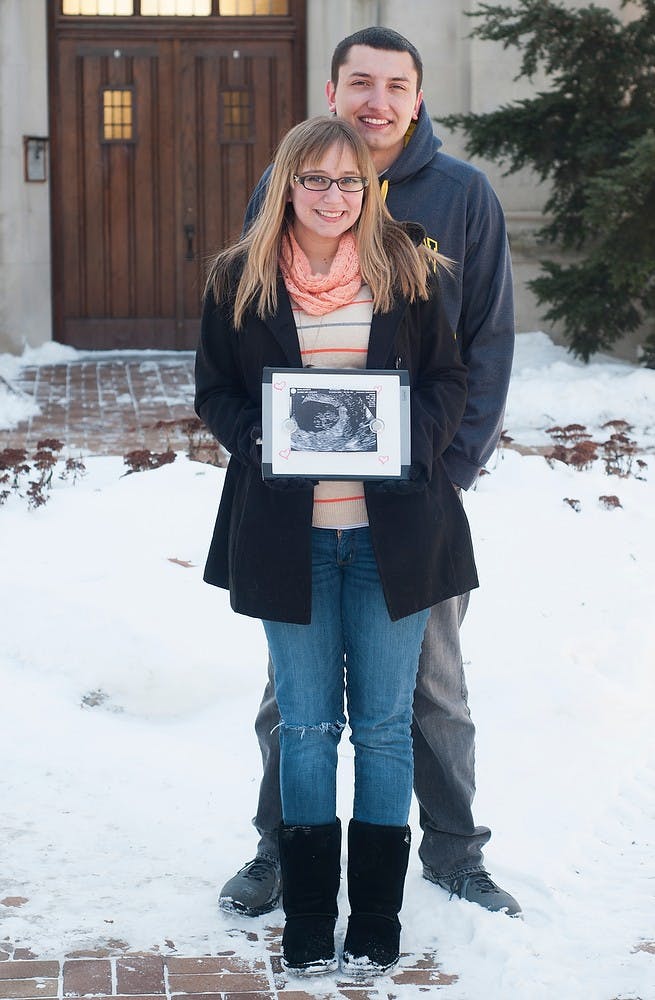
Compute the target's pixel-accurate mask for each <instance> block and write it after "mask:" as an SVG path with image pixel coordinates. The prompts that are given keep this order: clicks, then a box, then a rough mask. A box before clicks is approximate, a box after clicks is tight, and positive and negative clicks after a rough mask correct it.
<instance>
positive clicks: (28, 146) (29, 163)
mask: <svg viewBox="0 0 655 1000" xmlns="http://www.w3.org/2000/svg"><path fill="white" fill-rule="evenodd" d="M23 162H24V176H25V180H26V181H28V182H30V183H32V182H36V183H39V182H43V181H45V180H47V177H48V138H47V136H39V135H24V136H23Z"/></svg>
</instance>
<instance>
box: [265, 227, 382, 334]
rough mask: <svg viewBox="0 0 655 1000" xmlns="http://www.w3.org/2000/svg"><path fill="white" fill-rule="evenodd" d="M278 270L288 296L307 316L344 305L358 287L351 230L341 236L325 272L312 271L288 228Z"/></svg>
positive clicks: (357, 259)
mask: <svg viewBox="0 0 655 1000" xmlns="http://www.w3.org/2000/svg"><path fill="white" fill-rule="evenodd" d="M280 271H281V272H282V277H283V278H284V284H285V285H286V287H287V291H288V293H289V295H291V296H292V298H294V299H295V300H296V302H297V303H298V305H299V306H300V308H301V309H303V310H304V312H306V313H309V315H310V316H324V315H325V314H326V313H329V312H332V311H333V310H334V309H339V308H340V307H341V306H345V305H348V303H349V302H352V300H353V299H354V298H355V296H356V295H357V292H358V291H359V289H360V288H361V287H362V274H361V271H360V269H359V255H358V253H357V243H356V241H355V237H354V236H353V234H352V233H351V232H347V233H344V234H343V236H342V237H341V239H340V241H339V247H338V249H337V252H336V254H335V256H334V260H333V261H332V264H331V265H330V272H329V274H312V271H311V268H310V266H309V261H308V260H307V256H306V254H305V252H304V251H303V250H301V248H300V246H299V244H298V241H297V240H296V238H295V236H294V235H293V232H292V231H291V230H289V232H288V234H287V237H286V239H283V241H282V252H281V254H280Z"/></svg>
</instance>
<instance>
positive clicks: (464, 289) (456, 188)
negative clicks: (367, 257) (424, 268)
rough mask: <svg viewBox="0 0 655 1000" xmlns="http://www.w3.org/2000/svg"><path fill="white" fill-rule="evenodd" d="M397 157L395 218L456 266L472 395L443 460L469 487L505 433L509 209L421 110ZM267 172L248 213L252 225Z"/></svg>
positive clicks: (453, 306) (447, 296)
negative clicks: (451, 151) (446, 148)
mask: <svg viewBox="0 0 655 1000" xmlns="http://www.w3.org/2000/svg"><path fill="white" fill-rule="evenodd" d="M410 131H411V134H410V137H409V139H408V141H407V143H406V145H405V148H404V149H403V151H402V153H401V154H400V156H399V157H398V159H397V160H396V161H395V162H394V163H393V164H392V165H391V166H390V167H389V168H388V169H387V170H386V171H385V172H384V174H382V175H381V177H380V180H381V181H383V180H387V181H388V182H389V186H388V190H387V195H386V202H387V207H388V208H389V211H390V212H391V214H392V215H393V217H394V218H396V219H399V220H401V221H410V222H418V223H420V225H421V226H423V228H424V229H425V231H426V233H427V238H428V241H429V243H430V245H432V246H435V245H436V248H437V249H438V250H439V251H440V252H441V253H443V254H445V256H446V257H449V258H450V259H451V260H452V261H453V262H454V271H453V274H452V275H451V274H447V273H446V272H445V271H444V270H443V269H442V270H441V275H440V281H441V290H442V294H443V298H444V305H445V308H446V313H447V315H448V318H449V319H450V322H451V325H452V327H453V329H454V330H455V331H456V333H457V341H458V344H459V348H460V353H461V356H462V360H463V361H464V363H465V364H466V366H467V369H468V382H467V384H468V397H467V403H466V410H465V412H464V416H463V418H462V422H461V424H460V427H459V430H458V431H457V434H456V435H455V438H454V440H453V442H452V443H451V445H450V446H449V448H448V449H447V451H446V452H445V453H444V455H443V460H444V462H445V465H446V469H447V471H448V474H449V476H450V478H451V480H452V482H453V483H455V484H456V485H458V486H461V487H463V488H464V489H468V488H469V487H470V486H471V485H472V484H473V483H474V482H475V480H476V479H477V477H478V474H479V472H480V469H481V468H482V466H483V465H484V464H485V463H486V462H487V461H488V459H489V458H490V457H491V455H492V454H493V451H494V448H495V447H496V445H497V443H498V438H499V436H500V433H501V431H502V426H503V415H504V411H505V400H506V398H507V389H508V385H509V376H510V371H511V367H512V354H513V349H514V301H513V290H512V268H511V261H510V255H509V246H508V243H507V232H506V229H505V220H504V217H503V211H502V208H501V207H500V203H499V201H498V198H497V197H496V195H495V193H494V191H493V189H492V187H491V185H490V183H489V181H488V180H487V178H486V177H485V175H484V174H483V173H482V171H481V170H478V169H477V168H476V167H474V166H472V165H471V164H469V163H465V162H464V161H463V160H458V159H455V157H452V156H448V155H447V154H446V153H442V152H441V151H440V147H441V140H440V139H437V137H436V136H435V135H434V133H433V131H432V123H431V121H430V117H429V115H428V113H427V111H426V108H425V104H422V105H421V109H420V112H419V117H418V121H417V122H416V123H415V124H414V123H413V130H410ZM268 173H269V171H268V170H267V171H266V173H265V174H264V175H263V177H262V178H261V180H260V181H259V183H258V185H257V187H256V188H255V191H254V192H253V195H252V197H251V199H250V202H249V204H248V208H247V210H246V221H245V225H246V227H247V225H248V223H249V222H250V221H251V220H252V218H253V217H254V215H255V214H256V212H257V209H258V207H259V205H260V204H261V200H262V198H263V195H264V192H265V189H266V184H267V181H268Z"/></svg>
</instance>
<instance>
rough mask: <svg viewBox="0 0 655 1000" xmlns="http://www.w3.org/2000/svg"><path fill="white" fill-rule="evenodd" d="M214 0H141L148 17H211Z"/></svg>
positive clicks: (144, 13)
mask: <svg viewBox="0 0 655 1000" xmlns="http://www.w3.org/2000/svg"><path fill="white" fill-rule="evenodd" d="M211 12H212V0H141V13H142V14H143V15H145V16H146V17H209V15H210V14H211Z"/></svg>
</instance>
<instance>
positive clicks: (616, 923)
mask: <svg viewBox="0 0 655 1000" xmlns="http://www.w3.org/2000/svg"><path fill="white" fill-rule="evenodd" d="M40 357H41V358H43V357H44V355H40ZM25 360H27V359H22V363H25ZM29 360H30V363H34V362H35V361H36V362H37V363H38V361H39V352H32V355H31V357H30V359H29ZM3 361H4V368H3V364H2V362H3ZM15 363H16V362H15V361H13V360H10V359H7V358H6V357H5V358H4V359H2V358H0V372H3V371H4V372H5V373H7V377H9V376H10V375H11V371H10V370H9V369H10V368H11V365H12V364H15ZM8 397H9V394H8V393H6V392H5V393H3V390H2V385H1V383H0V427H2V426H10V425H11V424H12V423H14V422H15V418H14V411H13V410H12V409H11V407H12V405H13V404H12V403H11V402H8V401H7V400H8ZM3 400H4V402H3ZM617 419H625V420H627V421H629V422H630V424H632V425H633V429H632V430H631V431H630V432H629V435H630V437H631V438H632V439H634V440H635V441H636V442H637V444H638V447H639V455H638V456H637V457H639V458H640V459H641V461H642V462H645V463H647V465H646V467H644V466H641V467H639V466H637V465H636V464H635V465H633V472H637V473H638V476H639V478H637V476H635V475H634V474H631V475H630V476H628V477H626V478H622V477H618V476H612V475H608V474H607V473H606V471H605V466H604V464H603V462H602V461H601V460H600V459H599V460H597V461H596V462H595V463H594V464H593V466H592V467H591V468H590V469H588V470H586V471H576V470H575V469H574V468H572V467H570V466H567V465H565V464H563V463H553V464H549V463H548V462H547V461H546V460H545V459H544V458H543V457H542V456H540V455H529V456H526V455H521V454H519V453H518V452H516V451H514V450H509V449H507V448H504V449H502V450H501V451H499V452H498V453H497V454H496V455H495V456H494V458H493V459H492V461H491V462H490V463H489V472H490V474H489V475H485V476H483V477H481V478H480V480H479V483H478V485H477V488H476V489H475V490H473V491H469V493H468V494H467V495H466V508H467V512H468V515H469V519H470V521H471V525H472V529H473V534H474V541H475V546H476V553H477V560H478V568H479V572H480V578H481V583H482V586H481V588H480V590H479V591H477V592H476V593H475V594H474V595H473V598H472V601H471V606H470V610H469V613H468V616H467V619H466V621H465V624H464V628H463V633H462V634H463V646H464V654H465V659H466V661H467V668H466V669H467V680H468V686H469V691H470V704H471V710H472V714H473V718H474V720H475V722H476V724H477V731H478V736H477V779H478V793H477V797H476V803H475V814H476V818H477V820H478V822H480V823H484V824H487V825H489V826H491V828H492V830H493V837H492V840H491V842H490V844H489V846H488V849H487V853H486V860H487V863H488V867H489V869H490V871H491V872H492V874H493V875H494V876H495V877H496V878H497V880H498V881H499V882H500V883H501V884H503V885H504V886H506V887H507V888H508V889H509V890H510V891H512V892H513V893H514V894H515V895H516V896H517V898H518V899H519V900H520V902H521V904H522V906H523V909H524V915H525V919H524V920H523V921H517V920H509V919H507V918H506V917H505V916H504V915H502V914H490V913H487V912H486V911H484V910H482V909H480V908H479V907H476V906H473V905H472V904H469V903H463V902H459V901H452V902H449V901H448V898H447V896H446V895H445V894H444V893H442V892H440V891H439V890H437V889H436V888H434V887H433V886H431V885H429V884H428V883H426V882H425V881H423V880H422V878H421V874H420V865H419V863H418V858H417V856H416V853H415V851H416V845H417V843H418V832H419V828H418V820H417V815H416V813H413V815H412V819H411V822H412V826H413V828H414V831H415V838H414V841H415V846H414V848H413V857H412V861H411V864H410V873H409V876H408V880H407V889H406V901H405V906H404V909H403V914H402V920H403V927H404V930H403V948H404V950H405V951H408V952H412V953H414V954H417V953H422V952H427V951H432V950H436V951H437V952H438V954H439V956H440V960H441V963H442V969H443V971H444V972H447V973H451V974H456V975H457V976H458V980H457V982H456V983H454V984H453V985H452V986H449V987H447V988H444V989H443V992H444V995H445V996H448V997H451V998H452V1000H506V998H509V997H516V998H518V1000H542V998H543V1000H554V998H556V997H557V998H560V997H561V998H563V1000H610V998H622V1000H623V998H626V1000H627V998H637V997H638V998H640V1000H653V998H655V953H653V952H654V951H655V945H653V942H654V941H655V876H654V874H653V872H654V871H655V805H654V803H655V741H654V739H653V724H652V712H653V708H652V706H653V694H654V688H655V679H654V678H655V614H654V613H653V608H654V607H655V576H654V572H653V566H654V565H655V454H654V452H655V372H652V371H646V370H643V369H638V368H635V367H633V366H631V365H628V364H624V363H621V362H618V361H612V360H608V359H600V360H596V361H594V362H592V363H591V364H590V365H587V366H585V365H582V364H580V363H578V362H575V361H573V360H572V359H571V358H570V356H569V355H567V353H566V352H565V351H564V350H563V349H562V348H561V347H556V346H554V345H553V344H552V342H551V341H550V340H549V339H548V338H547V337H546V336H545V335H544V334H525V335H522V336H521V337H520V338H519V341H518V349H517V360H516V364H515V372H514V377H513V381H512V387H511V392H510V399H509V405H508V410H507V419H506V429H507V433H508V434H509V435H510V436H511V437H512V438H513V439H514V441H515V442H518V443H521V444H525V445H538V444H547V443H551V442H552V438H551V437H549V436H548V435H547V434H546V433H545V430H546V429H547V428H548V427H551V426H552V425H554V424H559V425H563V424H567V423H572V422H575V423H579V424H584V425H586V426H587V428H588V430H589V431H590V433H592V434H593V437H594V440H596V441H604V440H606V439H607V437H608V436H609V433H610V431H609V430H608V429H602V425H603V424H604V423H606V422H607V421H609V420H617ZM86 464H87V469H88V474H87V476H86V477H85V478H84V479H83V480H81V481H80V482H78V483H77V484H76V485H74V486H73V485H71V484H70V483H67V482H61V481H59V480H56V481H55V486H54V489H53V492H52V496H51V499H50V500H49V502H48V503H47V505H46V506H44V507H41V508H39V509H37V510H29V509H28V508H27V504H26V502H25V500H22V499H20V498H19V497H16V496H11V497H10V498H9V499H8V500H7V502H6V504H5V505H4V506H3V507H1V508H0V552H1V554H2V555H1V560H0V623H1V624H0V629H1V635H2V643H1V645H0V691H1V695H0V720H1V724H0V775H1V778H0V781H1V786H2V808H1V809H0V844H1V845H2V847H1V851H0V857H1V858H2V863H1V866H0V942H1V941H2V939H3V938H5V939H8V940H10V941H11V942H13V943H14V944H16V945H20V946H22V947H30V948H32V950H33V951H34V952H36V953H37V954H38V955H39V956H48V955H53V956H58V955H61V954H63V953H65V952H66V951H69V950H71V949H72V948H80V947H82V946H85V947H96V946H99V945H101V944H102V943H103V942H105V941H107V940H109V939H120V940H123V941H126V942H128V943H129V945H130V946H131V947H132V948H139V949H149V948H152V947H153V946H158V947H159V948H160V949H161V950H162V951H166V950H168V949H169V948H170V944H166V942H173V943H174V945H175V947H176V948H177V952H178V953H179V954H191V955H193V954H205V953H208V952H210V951H215V950H226V949H227V948H230V947H234V940H233V938H229V937H228V931H229V929H230V928H231V927H233V926H234V920H226V919H225V918H223V917H222V916H220V915H219V914H218V911H217V909H216V894H217V890H218V888H219V887H220V885H221V884H222V882H223V881H224V880H225V879H226V878H227V877H229V876H230V875H232V874H233V873H234V871H235V870H236V869H237V868H238V867H239V866H240V865H241V864H242V863H243V862H244V861H246V860H247V859H248V858H249V857H251V856H252V854H253V850H254V846H255V839H256V838H255V834H254V831H253V830H252V828H251V826H250V817H251V816H252V814H253V812H254V808H255V800H256V792H257V786H258V780H259V774H260V768H259V760H258V749H257V746H256V740H255V738H254V734H253V731H252V722H253V719H254V716H255V713H256V709H257V705H258V701H259V697H260V693H261V688H262V686H263V682H264V675H265V664H266V650H265V642H264V637H263V633H262V629H261V626H260V624H259V623H258V622H257V621H253V620H250V619H247V618H242V617H239V616H236V615H234V614H233V613H232V612H231V611H230V609H229V604H228V599H227V595H226V594H225V593H223V592H222V591H218V590H215V589H214V588H211V587H207V586H206V585H204V584H203V583H202V580H201V572H202V566H203V561H204V557H205V553H206V550H207V546H208V541H209V536H210V531H211V528H212V524H213V519H214V516H215V510H216V506H217V502H218V497H219V494H220V489H221V484H222V479H223V472H222V471H221V470H218V469H215V468H212V467H209V466H204V465H200V464H197V463H191V462H189V461H188V460H187V459H186V458H185V457H184V456H182V455H179V456H178V458H177V460H176V461H175V463H174V464H172V465H168V466H165V467H163V468H160V469H157V470H154V471H150V472H143V473H137V474H132V475H127V476H124V475H123V473H124V472H125V466H124V465H123V462H122V459H121V457H115V458H93V459H88V460H87V463H86ZM608 495H614V496H616V497H618V499H619V502H620V504H621V506H620V507H610V508H608V507H606V506H605V505H604V504H603V503H602V502H601V501H599V497H602V496H608ZM567 499H568V501H577V503H575V504H573V505H572V503H571V502H568V503H567V502H565V500H567ZM576 507H577V508H579V509H577V510H576V509H575V508H576ZM340 755H341V756H340V761H341V767H340V784H339V797H340V814H341V817H342V820H343V821H344V823H345V822H346V821H347V819H348V818H349V814H350V796H351V782H352V753H351V747H350V744H349V743H348V742H347V740H346V739H344V740H343V741H342V744H341V751H340ZM343 898H344V905H343V907H342V909H343V911H344V916H342V917H341V918H340V922H339V927H340V929H343V924H344V921H345V914H346V913H347V905H346V903H345V891H344V897H343ZM21 899H22V900H24V902H22V903H20V902H19V901H20V900H21ZM3 900H4V901H5V903H4V905H3V902H2V901H3ZM6 901H11V902H12V903H14V904H17V905H8V904H7V902H6ZM266 919H267V918H259V919H258V920H256V921H254V922H252V924H248V926H253V927H263V926H264V924H265V923H266ZM269 920H270V918H269ZM329 986H330V981H329V980H328V982H327V983H325V984H323V985H321V984H317V985H316V986H315V988H314V989H315V992H319V991H320V990H321V989H328V988H329ZM416 989H418V988H416ZM405 995H406V994H405V993H404V994H403V996H405Z"/></svg>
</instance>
